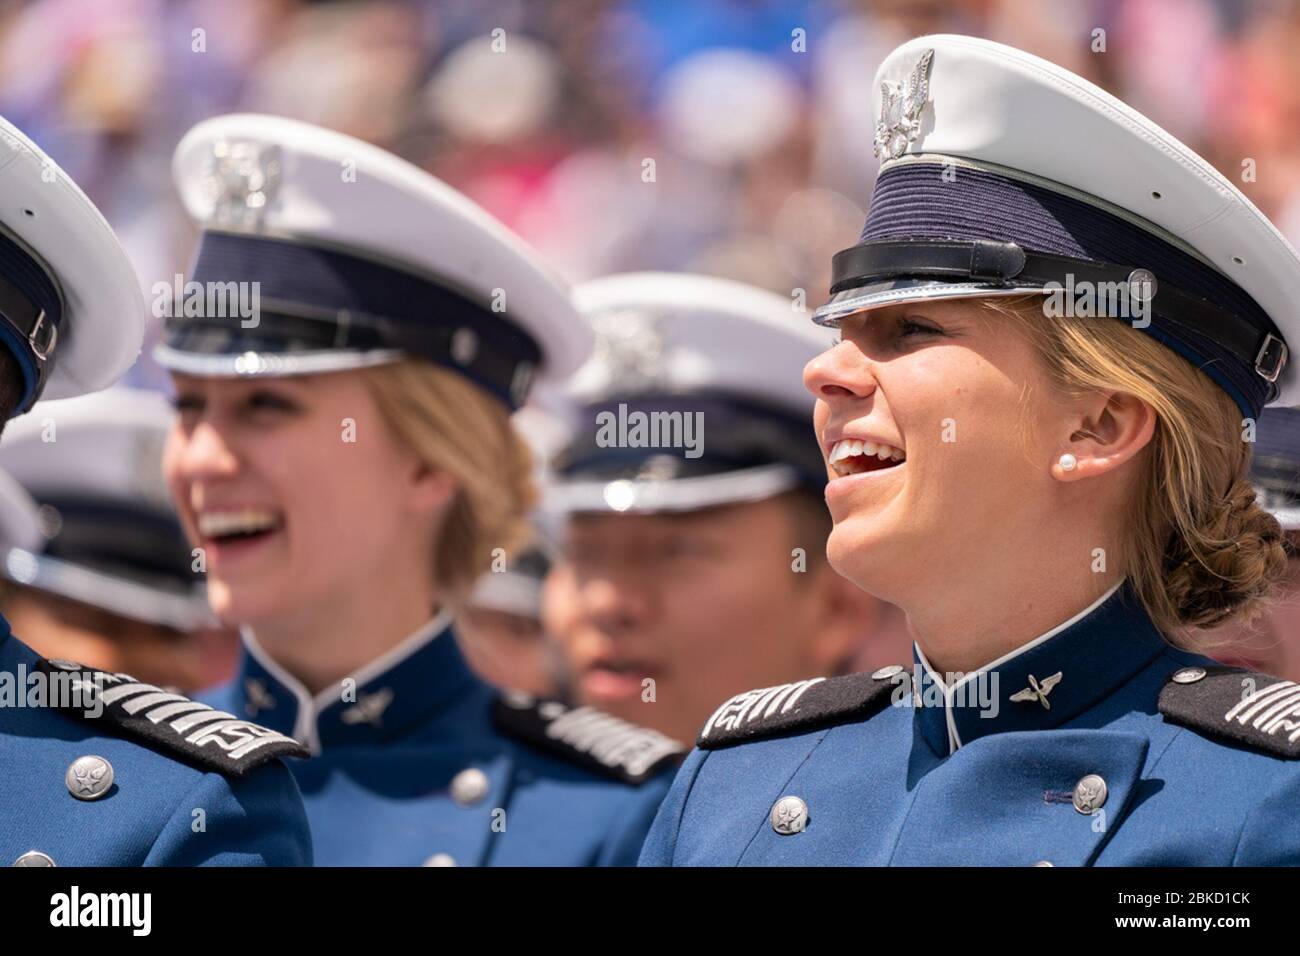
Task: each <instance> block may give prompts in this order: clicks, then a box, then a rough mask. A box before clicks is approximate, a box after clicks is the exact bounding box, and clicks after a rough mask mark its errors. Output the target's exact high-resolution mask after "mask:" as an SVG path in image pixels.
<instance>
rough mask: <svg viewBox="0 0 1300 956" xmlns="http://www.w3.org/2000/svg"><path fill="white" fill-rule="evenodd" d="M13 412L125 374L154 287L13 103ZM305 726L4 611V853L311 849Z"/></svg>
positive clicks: (203, 858)
mask: <svg viewBox="0 0 1300 956" xmlns="http://www.w3.org/2000/svg"><path fill="white" fill-rule="evenodd" d="M0 183H2V184H3V187H4V188H3V190H2V191H0V195H3V196H4V197H5V202H4V204H3V206H0V422H4V421H6V420H8V419H9V418H10V417H12V416H13V415H15V414H18V413H22V412H25V411H27V410H28V409H30V408H31V406H32V404H33V403H34V402H35V401H36V399H37V398H39V397H41V396H42V394H44V395H46V396H48V397H50V398H63V397H69V396H74V395H80V394H84V393H87V392H92V391H94V390H96V389H102V388H105V387H107V386H108V385H110V384H112V383H113V382H114V381H115V380H116V379H117V378H119V377H120V376H121V375H122V373H123V372H125V371H126V369H127V368H128V367H129V366H130V365H131V363H132V362H133V361H135V357H136V355H137V354H138V353H139V350H140V342H141V339H142V338H143V333H144V318H145V311H144V302H143V299H142V297H141V295H140V287H139V283H138V281H137V279H136V276H135V273H134V271H133V270H132V269H131V265H130V263H129V262H128V261H127V258H126V254H125V252H123V250H122V247H121V245H119V243H118V241H117V237H116V236H114V235H113V231H112V230H111V229H110V228H109V226H108V223H107V222H105V221H104V218H103V217H102V216H101V215H100V214H99V210H97V209H96V208H95V207H94V205H93V204H92V203H91V202H90V200H89V199H87V198H86V197H85V195H84V194H83V193H82V192H81V190H80V189H78V188H77V186H76V184H75V183H73V182H72V181H71V180H70V179H68V177H67V175H66V174H64V172H63V171H62V170H61V169H59V168H58V166H56V165H55V164H54V162H53V161H52V160H50V159H49V157H47V156H46V155H45V154H44V153H43V152H42V151H41V150H40V149H39V148H38V147H37V146H36V145H35V144H34V143H32V142H31V141H30V140H28V139H27V137H25V136H24V135H23V134H22V133H21V132H20V131H19V130H18V129H17V128H15V127H14V126H12V125H11V124H9V123H8V122H7V121H5V120H3V119H0ZM301 752H302V749H301V747H300V746H299V745H298V744H297V742H295V741H293V740H291V739H289V738H287V737H284V736H282V735H280V734H275V733H272V732H270V731H268V730H266V729H265V728H262V727H259V726H257V725H256V724H251V723H249V722H248V721H246V720H239V719H235V718H233V717H231V715H229V714H221V713H217V712H214V711H212V710H211V709H210V708H207V707H204V706H203V705H201V704H197V703H195V702H193V701H190V700H187V699H185V698H184V697H181V696H179V695H176V694H168V693H164V692H162V691H160V690H159V689H158V688H156V687H152V686H149V685H146V684H140V683H137V682H135V681H134V680H132V679H131V678H128V677H126V676H124V675H120V674H105V673H101V672H93V671H87V670H85V669H83V668H82V667H81V665H79V664H75V663H71V662H69V661H60V660H53V661H51V660H47V659H45V658H42V657H40V656H39V655H38V654H36V653H35V652H34V651H32V650H31V649H30V648H29V647H28V646H27V645H26V644H24V643H22V642H21V641H20V640H19V639H18V638H17V637H15V636H14V635H13V634H11V633H10V630H9V624H8V622H7V621H4V619H3V618H0V780H4V788H3V790H0V821H3V823H2V824H0V864H10V863H12V864H13V865H15V866H55V865H59V866H69V865H71V866H113V865H118V866H135V865H141V864H146V865H165V866H186V865H194V864H226V865H238V864H262V863H265V864H278V865H289V864H307V863H310V862H311V851H310V837H309V835H308V831H307V820H306V815H305V814H304V813H303V809H302V801H301V799H300V798H299V796H298V792H297V788H296V787H295V785H294V782H293V779H292V777H291V776H290V775H289V772H288V770H286V769H285V767H284V766H283V765H282V764H281V763H280V762H279V760H278V759H277V758H278V757H279V756H281V755H290V754H298V753H301Z"/></svg>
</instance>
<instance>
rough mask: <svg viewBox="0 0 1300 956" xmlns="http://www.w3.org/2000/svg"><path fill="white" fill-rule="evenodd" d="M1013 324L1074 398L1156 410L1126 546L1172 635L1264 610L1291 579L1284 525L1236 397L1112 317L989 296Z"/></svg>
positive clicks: (1125, 560) (1146, 594)
mask: <svg viewBox="0 0 1300 956" xmlns="http://www.w3.org/2000/svg"><path fill="white" fill-rule="evenodd" d="M982 304H983V306H984V307H985V308H986V309H987V310H989V311H992V312H994V313H995V314H999V315H1002V316H1005V317H1008V318H1010V319H1012V320H1014V322H1015V324H1016V326H1017V328H1018V329H1019V330H1020V331H1021V332H1022V333H1023V334H1024V335H1025V336H1026V337H1027V338H1028V340H1029V341H1030V343H1031V344H1032V345H1033V346H1034V347H1035V348H1036V349H1037V351H1038V352H1039V354H1040V355H1041V356H1042V357H1043V358H1044V360H1045V361H1046V363H1047V366H1048V369H1049V371H1050V373H1051V374H1052V376H1053V377H1054V379H1055V381H1056V384H1057V385H1058V386H1059V387H1061V388H1062V389H1064V390H1065V391H1066V392H1067V393H1071V394H1073V393H1079V392H1085V391H1090V390H1116V391H1122V392H1125V393H1128V394H1130V395H1134V396H1136V397H1137V398H1139V399H1141V400H1142V401H1144V402H1146V403H1147V404H1148V405H1150V406H1151V407H1152V408H1153V409H1154V410H1155V413H1156V419H1157V421H1156V428H1155V434H1154V435H1153V437H1152V439H1151V442H1150V444H1149V445H1148V447H1147V448H1146V449H1144V451H1143V454H1144V455H1145V456H1146V458H1147V463H1146V466H1145V467H1144V468H1143V470H1142V475H1141V478H1140V480H1139V484H1138V486H1137V489H1136V495H1135V500H1134V505H1133V511H1132V514H1131V516H1130V520H1129V521H1128V522H1127V523H1126V527H1127V529H1128V531H1127V535H1126V539H1125V541H1124V543H1123V547H1122V552H1123V553H1122V555H1121V561H1122V564H1123V569H1124V571H1125V572H1126V573H1127V575H1128V578H1129V580H1130V582H1131V583H1132V585H1133V586H1134V588H1135V590H1136V591H1137V594H1138V596H1139V597H1140V598H1141V600H1142V603H1143V605H1144V606H1145V608H1146V610H1147V612H1148V613H1149V614H1150V615H1151V618H1152V620H1153V621H1154V622H1155V624H1156V626H1157V627H1158V628H1159V629H1160V630H1161V631H1162V632H1163V633H1164V634H1165V636H1166V637H1167V638H1169V639H1170V640H1171V641H1173V642H1174V643H1176V644H1180V645H1182V646H1184V647H1188V648H1192V647H1195V648H1196V649H1205V648H1206V647H1207V645H1210V644H1213V643H1215V641H1214V638H1213V637H1212V636H1207V635H1205V634H1204V632H1198V633H1197V634H1196V635H1191V634H1189V633H1188V629H1190V628H1214V627H1217V626H1219V625H1221V624H1223V623H1225V622H1227V621H1228V620H1230V619H1232V618H1234V617H1238V616H1241V615H1245V616H1247V617H1250V616H1253V615H1254V614H1256V613H1257V612H1258V611H1259V610H1260V609H1261V608H1262V606H1263V604H1264V602H1265V600H1266V599H1267V597H1268V596H1269V594H1270V592H1271V591H1272V590H1273V588H1274V585H1275V584H1276V583H1277V582H1278V581H1280V580H1281V579H1282V577H1283V576H1284V575H1285V574H1286V551H1285V548H1284V538H1283V534H1282V530H1281V528H1280V527H1279V526H1278V523H1277V521H1276V520H1275V519H1274V518H1273V517H1272V515H1270V514H1269V513H1268V512H1267V511H1265V510H1264V509H1263V508H1262V507H1260V506H1259V504H1257V503H1256V501H1255V491H1254V488H1253V487H1252V486H1251V484H1250V481H1249V477H1248V469H1249V465H1250V448H1251V444H1250V442H1249V441H1247V440H1245V439H1246V430H1247V428H1248V427H1249V425H1250V423H1249V422H1247V421H1246V420H1245V419H1243V418H1242V417H1241V413H1240V410H1239V409H1238V408H1237V406H1236V404H1235V403H1234V402H1233V401H1232V399H1231V398H1229V397H1228V395H1227V394H1226V393H1225V392H1224V391H1223V390H1222V389H1221V388H1219V386H1217V385H1216V384H1215V383H1214V382H1212V381H1211V380H1210V379H1209V378H1208V377H1206V375H1205V374H1204V373H1202V372H1201V371H1200V370H1198V369H1196V368H1195V367H1193V366H1192V365H1191V363H1189V362H1188V361H1186V360H1185V359H1183V358H1182V357H1181V356H1179V355H1177V354H1176V353H1175V352H1173V351H1171V350H1170V349H1168V348H1167V347H1165V346H1164V345H1162V344H1160V343H1159V342H1158V341H1156V340H1155V339H1153V338H1151V337H1150V336H1147V335H1144V334H1142V333H1141V332H1138V331H1137V330H1135V329H1133V328H1132V327H1130V326H1129V325H1128V324H1126V323H1124V322H1120V321H1116V320H1115V319H1113V318H1094V319H1086V318H1076V319H1070V320H1068V321H1065V320H1057V321H1049V320H1045V319H1044V316H1043V311H1042V302H1041V298H1040V297H1038V296H1033V295H1031V296H1026V297H1023V298H1021V297H1017V298H1012V299H985V300H982Z"/></svg>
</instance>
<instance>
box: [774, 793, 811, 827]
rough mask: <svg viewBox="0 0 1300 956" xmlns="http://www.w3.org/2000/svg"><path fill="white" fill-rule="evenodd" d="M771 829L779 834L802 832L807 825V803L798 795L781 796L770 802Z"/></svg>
mask: <svg viewBox="0 0 1300 956" xmlns="http://www.w3.org/2000/svg"><path fill="white" fill-rule="evenodd" d="M771 819H772V829H773V830H775V831H776V832H777V833H779V834H781V836H793V835H794V834H796V833H802V832H803V829H804V827H806V826H807V825H808V804H806V803H804V802H803V800H801V799H800V798H799V797H782V798H781V799H780V800H778V801H776V803H774V804H772V816H771Z"/></svg>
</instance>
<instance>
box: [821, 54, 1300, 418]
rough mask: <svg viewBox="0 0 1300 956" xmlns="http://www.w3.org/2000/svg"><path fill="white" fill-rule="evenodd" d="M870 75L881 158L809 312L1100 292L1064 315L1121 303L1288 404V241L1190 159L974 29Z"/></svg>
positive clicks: (1214, 367) (1295, 264)
mask: <svg viewBox="0 0 1300 956" xmlns="http://www.w3.org/2000/svg"><path fill="white" fill-rule="evenodd" d="M876 88H877V89H879V90H880V91H881V95H880V97H879V100H878V102H877V104H876V114H875V118H876V125H875V147H876V155H877V156H879V157H880V160H881V165H880V172H879V175H878V176H877V178H876V183H875V187H874V190H873V194H872V197H871V202H870V206H869V210H868V214H867V219H866V224H865V225H864V226H863V229H862V233H861V236H860V237H859V240H858V242H857V244H856V245H854V246H852V247H850V248H848V249H844V250H842V251H841V252H839V253H837V254H836V256H835V257H834V260H833V263H832V277H831V288H830V292H831V297H830V300H829V301H828V302H827V303H826V304H825V305H823V306H822V307H821V308H820V309H818V310H817V312H816V314H815V316H814V319H815V320H816V321H817V322H818V323H820V324H823V325H837V324H838V323H840V322H841V321H843V320H844V319H846V318H848V317H850V316H853V315H857V314H860V313H863V312H865V311H868V310H874V309H878V308H882V307H885V306H889V305H894V304H898V303H903V302H921V301H931V300H940V299H960V298H972V297H977V298H985V297H989V296H1024V295H1034V294H1037V295H1047V294H1049V293H1051V294H1055V295H1056V296H1060V295H1061V294H1062V293H1064V294H1065V295H1066V296H1069V295H1072V294H1081V295H1084V296H1085V297H1086V296H1087V295H1089V294H1092V295H1094V296H1095V297H1096V298H1097V299H1098V301H1100V299H1101V297H1102V296H1103V293H1104V295H1105V298H1106V301H1105V303H1104V305H1103V306H1102V307H1101V308H1100V310H1097V306H1096V303H1093V304H1090V305H1088V306H1087V309H1088V311H1085V312H1080V313H1079V314H1081V315H1093V314H1096V315H1106V316H1111V317H1113V318H1116V319H1121V320H1125V321H1128V320H1130V319H1133V318H1135V320H1134V321H1133V322H1132V324H1133V327H1134V328H1136V329H1138V330H1140V331H1141V332H1142V333H1144V334H1146V335H1149V336H1151V337H1153V338H1155V339H1157V340H1158V341H1159V342H1161V343H1162V344H1163V345H1165V346H1166V347H1168V348H1169V349H1171V350H1173V351H1174V352H1176V353H1178V354H1179V355H1181V356H1182V357H1183V358H1185V359H1186V360H1188V361H1189V362H1191V363H1192V364H1193V365H1194V366H1195V367H1196V368H1198V369H1200V370H1201V371H1203V372H1204V373H1205V374H1206V375H1207V376H1208V377H1209V378H1210V379H1211V380H1213V381H1214V382H1215V384H1217V385H1218V386H1219V387H1220V388H1222V389H1223V390H1224V392H1226V393H1227V394H1228V395H1229V397H1231V398H1232V399H1233V401H1234V402H1235V403H1236V404H1237V405H1238V407H1239V408H1240V409H1241V410H1242V412H1243V414H1245V415H1247V416H1250V417H1257V416H1258V415H1259V413H1260V411H1261V409H1262V408H1263V407H1264V405H1265V404H1267V403H1273V402H1277V403H1280V404H1283V405H1292V406H1294V405H1300V376H1297V375H1296V374H1295V370H1294V369H1293V368H1291V367H1290V366H1289V364H1288V361H1287V359H1288V354H1289V353H1288V342H1290V343H1293V344H1294V343H1295V342H1297V341H1300V315H1298V314H1297V313H1296V310H1295V308H1294V298H1295V296H1294V290H1295V288H1296V286H1297V284H1300V256H1297V254H1296V251H1295V250H1294V249H1293V248H1292V247H1291V245H1290V244H1289V243H1288V242H1287V241H1286V239H1285V238H1284V237H1283V236H1282V234H1281V233H1280V232H1279V231H1278V230H1277V229H1276V228H1275V227H1274V225H1273V224H1272V223H1271V222H1269V220H1268V218H1267V217H1265V216H1264V214H1263V213H1261V212H1260V211H1259V210H1258V209H1257V208H1256V207H1255V206H1254V204H1252V203H1251V201H1250V200H1249V199H1248V198H1247V197H1246V196H1245V195H1244V194H1243V193H1242V192H1241V190H1239V189H1237V187H1236V186H1235V185H1233V184H1232V183H1231V182H1230V181H1229V180H1228V179H1227V178H1226V177H1224V176H1223V175H1222V174H1220V173H1219V172H1218V171H1217V170H1215V169H1214V168H1213V167H1212V166H1211V165H1210V164H1209V163H1208V162H1206V161H1205V160H1204V159H1203V158H1202V157H1200V156H1199V155H1197V154H1196V153H1195V152H1193V151H1192V150H1191V149H1189V148H1188V147H1187V146H1185V145H1184V144H1183V143H1181V142H1179V141H1178V140H1177V139H1175V138H1174V137H1173V136H1171V135H1170V134H1169V133H1167V132H1166V131H1165V130H1163V129H1161V128H1160V127H1159V126H1158V125H1156V124H1155V123H1153V122H1152V121H1151V120H1150V119H1148V118H1147V117H1145V116H1143V115H1141V114H1140V113H1138V112H1137V111H1136V110H1134V109H1132V108H1131V107H1129V106H1128V105H1127V104H1125V103H1122V102H1121V101H1119V100H1118V99H1116V98H1115V97H1113V96H1111V95H1110V94H1108V93H1107V92H1105V91H1104V90H1102V89H1100V88H1099V87H1097V86H1095V85H1094V84H1092V83H1090V82H1088V81H1087V80H1085V79H1083V78H1082V77H1080V76H1077V75H1075V74H1074V73H1071V72H1070V71H1068V70H1065V69H1063V68H1061V67H1059V66H1057V65H1056V64H1054V63H1050V62H1048V61H1046V60H1043V59H1040V58H1038V57H1036V56H1032V55H1030V54H1028V53H1024V52H1022V51H1020V50H1017V49H1014V48H1012V47H1009V46H1005V45H1003V44H1000V43H994V42H991V41H988V40H984V39H979V38H976V37H968V36H954V35H936V36H923V37H918V38H916V39H914V40H909V41H908V42H907V43H904V44H903V45H901V46H899V47H898V48H897V49H895V50H894V51H893V52H891V53H890V54H889V55H888V56H887V57H886V58H885V60H884V62H883V63H882V64H881V66H880V69H879V70H878V72H877V74H876ZM1063 143H1067V144H1069V145H1068V148H1062V144H1063ZM1112 290H1113V291H1114V295H1113V296H1112V294H1111V292H1112ZM1134 301H1136V303H1138V304H1140V305H1141V306H1142V308H1140V309H1137V308H1135V307H1134V305H1133V303H1134ZM1112 303H1117V304H1118V305H1119V306H1120V307H1119V308H1116V307H1113V306H1112ZM1125 303H1127V307H1126V308H1125V307H1123V306H1124V305H1125ZM1074 304H1075V300H1074V299H1070V300H1068V301H1067V302H1066V305H1067V306H1070V307H1072V306H1073V305H1074ZM1139 313H1140V314H1139ZM1065 314H1074V313H1071V312H1066V313H1065Z"/></svg>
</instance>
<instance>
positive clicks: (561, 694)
mask: <svg viewBox="0 0 1300 956" xmlns="http://www.w3.org/2000/svg"><path fill="white" fill-rule="evenodd" d="M550 569H551V557H550V554H549V548H548V546H546V545H544V544H535V545H534V546H533V547H530V548H529V549H528V550H526V551H524V553H523V554H521V555H520V556H519V557H518V558H517V559H515V561H513V562H512V563H510V564H508V565H506V566H505V567H503V568H502V569H501V570H499V571H498V570H492V571H489V572H488V573H487V574H485V575H483V576H482V577H481V578H479V579H478V582H477V583H476V584H475V585H474V590H473V591H471V592H470V596H469V599H468V600H467V601H466V602H465V605H464V606H463V607H462V608H461V612H460V621H459V623H460V627H459V628H458V629H457V632H456V639H457V640H458V641H459V642H460V646H461V651H462V652H463V653H464V655H465V660H466V662H467V663H468V664H469V666H470V667H471V668H472V669H473V670H474V671H475V672H476V673H477V674H478V675H479V677H482V678H483V679H484V680H485V681H487V682H488V683H489V684H494V685H496V686H497V687H501V688H504V689H506V690H513V691H519V692H521V693H525V694H532V695H533V696H534V697H545V698H549V699H553V700H565V699H568V698H569V697H570V694H569V693H568V690H567V688H566V686H565V683H566V682H565V674H564V661H563V658H562V657H561V656H560V650H559V648H558V647H557V646H556V644H555V641H554V640H552V639H551V637H550V636H549V635H548V634H547V633H546V630H545V629H544V628H543V627H542V581H543V580H544V579H545V578H546V575H547V572H549V571H550Z"/></svg>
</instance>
